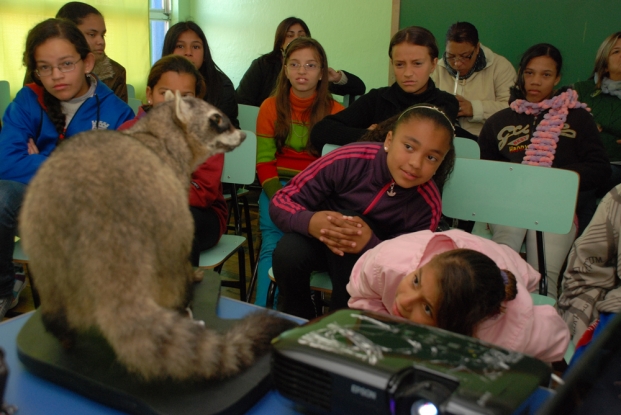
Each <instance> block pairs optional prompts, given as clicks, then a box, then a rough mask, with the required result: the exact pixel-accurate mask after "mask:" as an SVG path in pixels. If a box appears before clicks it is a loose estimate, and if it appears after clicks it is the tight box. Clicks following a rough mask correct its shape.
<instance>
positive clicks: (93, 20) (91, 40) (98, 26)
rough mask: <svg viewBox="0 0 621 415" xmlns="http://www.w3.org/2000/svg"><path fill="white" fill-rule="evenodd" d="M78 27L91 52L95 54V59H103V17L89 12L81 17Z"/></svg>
mask: <svg viewBox="0 0 621 415" xmlns="http://www.w3.org/2000/svg"><path fill="white" fill-rule="evenodd" d="M78 29H80V31H81V32H82V33H84V37H86V41H87V42H88V46H89V47H90V48H91V52H93V54H95V59H96V60H101V59H103V57H104V56H105V50H106V39H105V36H106V23H105V22H104V19H103V17H101V16H100V15H98V14H94V13H91V14H89V15H87V16H86V17H85V18H84V19H82V23H81V24H79V25H78Z"/></svg>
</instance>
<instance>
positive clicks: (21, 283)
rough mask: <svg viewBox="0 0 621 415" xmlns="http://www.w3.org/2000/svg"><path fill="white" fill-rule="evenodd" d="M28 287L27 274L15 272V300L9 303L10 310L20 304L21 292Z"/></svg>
mask: <svg viewBox="0 0 621 415" xmlns="http://www.w3.org/2000/svg"><path fill="white" fill-rule="evenodd" d="M24 287H26V276H25V275H24V274H21V273H18V274H15V284H14V285H13V300H12V301H11V304H10V305H9V310H10V309H12V308H15V306H17V304H19V294H20V293H21V292H22V290H23V289H24Z"/></svg>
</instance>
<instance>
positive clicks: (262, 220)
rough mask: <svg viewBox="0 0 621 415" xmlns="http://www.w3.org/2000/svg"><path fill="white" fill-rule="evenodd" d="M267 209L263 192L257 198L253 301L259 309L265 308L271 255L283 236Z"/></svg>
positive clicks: (267, 204)
mask: <svg viewBox="0 0 621 415" xmlns="http://www.w3.org/2000/svg"><path fill="white" fill-rule="evenodd" d="M284 183H286V182H284ZM269 207H270V201H269V199H268V198H267V195H266V194H265V192H264V191H261V195H260V196H259V228H260V229H261V252H260V253H259V265H258V270H257V296H256V299H255V301H254V303H255V304H256V305H258V306H261V307H265V304H266V302H267V289H268V288H269V285H270V277H269V275H268V274H267V272H268V271H269V269H270V268H271V267H272V253H274V249H276V245H277V244H278V241H280V238H282V235H283V233H282V231H281V230H280V229H279V228H278V226H276V225H274V222H272V219H271V218H270V212H269ZM275 298H276V297H275ZM274 304H275V303H274Z"/></svg>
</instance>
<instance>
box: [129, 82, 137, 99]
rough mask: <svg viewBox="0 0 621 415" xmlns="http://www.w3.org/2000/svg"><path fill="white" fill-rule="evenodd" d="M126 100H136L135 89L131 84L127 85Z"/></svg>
mask: <svg viewBox="0 0 621 415" xmlns="http://www.w3.org/2000/svg"><path fill="white" fill-rule="evenodd" d="M127 98H136V89H135V88H134V86H133V85H131V84H127Z"/></svg>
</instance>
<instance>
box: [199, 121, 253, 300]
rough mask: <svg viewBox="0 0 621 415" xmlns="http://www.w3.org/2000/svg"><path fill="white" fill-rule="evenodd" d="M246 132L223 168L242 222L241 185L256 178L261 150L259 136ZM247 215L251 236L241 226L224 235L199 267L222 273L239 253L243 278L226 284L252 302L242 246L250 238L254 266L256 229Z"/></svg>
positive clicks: (228, 154) (234, 208) (206, 251)
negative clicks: (251, 229)
mask: <svg viewBox="0 0 621 415" xmlns="http://www.w3.org/2000/svg"><path fill="white" fill-rule="evenodd" d="M244 132H245V133H246V139H245V140H244V141H243V142H242V143H241V144H240V145H239V147H237V148H235V149H234V150H233V151H230V152H228V153H225V154H224V168H223V169H222V183H223V184H225V183H229V184H231V186H232V192H231V194H230V200H231V205H232V212H233V215H234V216H235V217H236V218H238V222H239V217H240V215H241V213H240V211H239V201H238V197H237V195H238V194H237V186H238V185H248V184H250V183H252V182H253V181H254V174H255V164H256V163H255V159H256V153H257V136H256V135H255V134H254V133H253V132H252V131H244ZM245 215H246V220H247V222H248V223H247V227H248V239H246V237H244V236H242V231H243V229H242V228H241V226H235V231H234V232H235V233H234V234H233V235H230V234H224V235H222V237H221V238H220V241H219V242H218V244H217V245H216V246H214V247H213V248H210V249H207V250H205V251H203V252H201V255H200V259H199V262H198V267H199V268H208V269H211V268H216V269H217V271H218V272H220V271H221V270H222V267H221V266H222V264H223V263H224V262H225V261H226V260H227V259H229V258H230V257H231V256H233V254H234V253H235V252H237V254H238V261H239V281H227V280H223V281H222V285H223V286H225V287H233V288H239V298H240V300H242V301H248V298H247V296H246V255H245V251H244V247H243V246H241V245H242V244H243V243H244V241H246V240H248V249H249V251H250V258H251V264H252V265H251V267H252V268H254V262H253V261H254V259H253V258H254V253H253V252H252V251H253V247H252V232H251V231H250V230H249V229H250V223H249V222H250V216H249V212H248V211H246V213H245Z"/></svg>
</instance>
